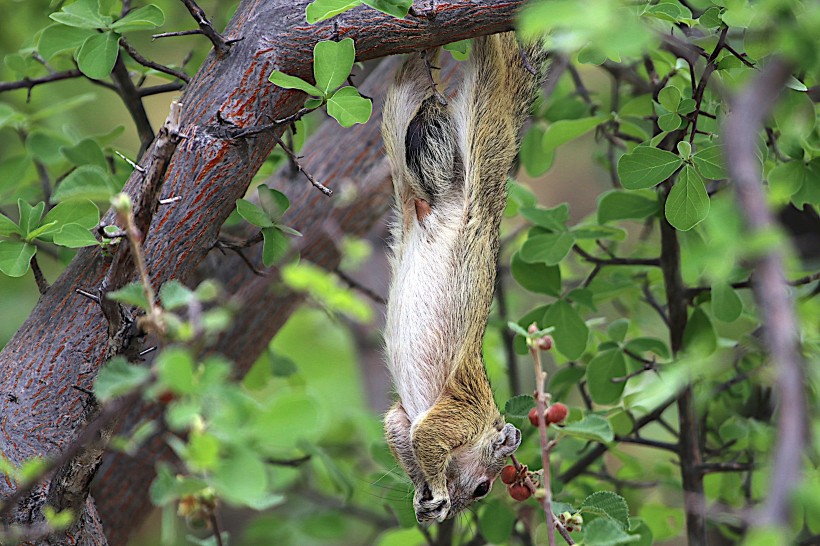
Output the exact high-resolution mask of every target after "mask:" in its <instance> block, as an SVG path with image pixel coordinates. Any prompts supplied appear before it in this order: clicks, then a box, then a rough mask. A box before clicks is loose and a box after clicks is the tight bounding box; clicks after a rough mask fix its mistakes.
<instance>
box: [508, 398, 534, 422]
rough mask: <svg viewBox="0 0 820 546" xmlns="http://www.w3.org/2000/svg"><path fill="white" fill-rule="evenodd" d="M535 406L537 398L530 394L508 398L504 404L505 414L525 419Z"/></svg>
mask: <svg viewBox="0 0 820 546" xmlns="http://www.w3.org/2000/svg"><path fill="white" fill-rule="evenodd" d="M534 407H535V399H533V397H532V396H530V395H529V394H519V395H518V396H514V397H512V398H510V399H509V400H507V403H506V404H504V415H506V416H507V417H517V418H521V419H523V418H524V417H526V416H527V414H528V413H529V412H530V410H531V409H532V408H534Z"/></svg>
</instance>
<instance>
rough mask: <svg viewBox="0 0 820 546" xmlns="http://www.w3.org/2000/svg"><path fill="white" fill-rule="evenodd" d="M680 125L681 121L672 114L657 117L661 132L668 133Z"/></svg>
mask: <svg viewBox="0 0 820 546" xmlns="http://www.w3.org/2000/svg"><path fill="white" fill-rule="evenodd" d="M682 124H683V120H682V119H681V117H680V116H679V115H677V114H676V113H674V112H669V113H666V114H661V115H660V116H658V127H660V128H661V131H666V132H667V133H668V132H670V131H674V130H675V129H678V128H679V127H680V126H681V125H682Z"/></svg>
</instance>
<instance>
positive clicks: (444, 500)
mask: <svg viewBox="0 0 820 546" xmlns="http://www.w3.org/2000/svg"><path fill="white" fill-rule="evenodd" d="M413 509H414V510H415V511H416V519H417V520H418V522H419V523H424V522H425V521H432V520H436V521H438V522H439V523H441V522H442V521H444V520H445V519H447V515H448V514H449V513H450V496H449V495H448V494H447V490H446V489H445V490H444V491H443V492H436V493H433V492H432V491H430V488H429V487H428V486H427V485H426V484H425V485H424V486H422V487H419V488H417V489H416V494H415V495H414V497H413Z"/></svg>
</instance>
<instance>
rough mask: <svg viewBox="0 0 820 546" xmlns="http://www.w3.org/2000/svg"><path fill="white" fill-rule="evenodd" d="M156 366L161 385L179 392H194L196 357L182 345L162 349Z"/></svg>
mask: <svg viewBox="0 0 820 546" xmlns="http://www.w3.org/2000/svg"><path fill="white" fill-rule="evenodd" d="M154 366H155V367H156V369H157V377H158V380H159V382H160V384H161V385H163V386H164V387H165V388H167V389H170V390H171V391H173V392H175V393H179V394H191V393H192V392H194V359H193V357H191V354H190V353H189V352H188V351H187V350H186V349H184V348H182V347H170V348H168V349H165V350H164V351H162V352H161V353H160V354H159V356H158V357H157V360H156V363H155V364H154Z"/></svg>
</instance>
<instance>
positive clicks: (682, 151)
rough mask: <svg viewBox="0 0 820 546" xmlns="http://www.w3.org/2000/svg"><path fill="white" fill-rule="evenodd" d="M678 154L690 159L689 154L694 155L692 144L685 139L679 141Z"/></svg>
mask: <svg viewBox="0 0 820 546" xmlns="http://www.w3.org/2000/svg"><path fill="white" fill-rule="evenodd" d="M677 149H678V155H679V156H681V157H682V158H683V159H689V156H691V155H692V145H691V144H689V143H688V142H686V141H685V140H681V141H680V142H678V145H677Z"/></svg>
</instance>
